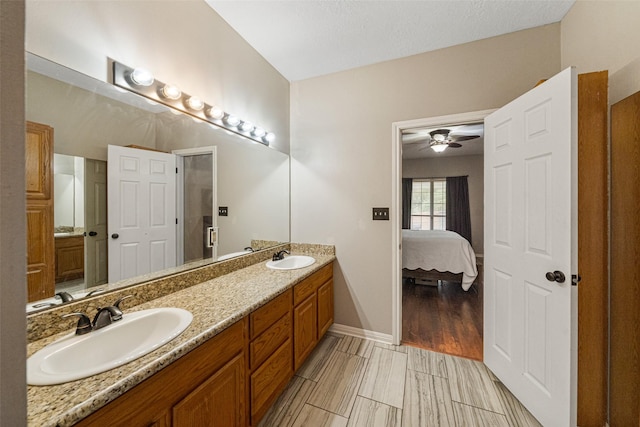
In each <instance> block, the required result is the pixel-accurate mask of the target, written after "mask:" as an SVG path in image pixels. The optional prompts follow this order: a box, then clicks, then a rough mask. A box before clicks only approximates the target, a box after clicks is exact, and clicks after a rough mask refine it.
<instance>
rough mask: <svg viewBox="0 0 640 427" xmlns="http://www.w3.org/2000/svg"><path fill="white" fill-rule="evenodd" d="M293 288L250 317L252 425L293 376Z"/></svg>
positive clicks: (254, 424)
mask: <svg viewBox="0 0 640 427" xmlns="http://www.w3.org/2000/svg"><path fill="white" fill-rule="evenodd" d="M292 294H293V293H292V291H291V289H289V290H288V291H286V292H285V293H283V294H282V295H280V296H278V297H276V298H275V299H273V300H272V301H270V302H269V303H267V304H265V305H264V306H262V307H260V308H259V309H257V310H256V311H254V312H253V313H251V314H250V316H249V338H250V343H249V371H250V377H249V395H250V397H249V402H250V405H249V406H250V414H249V417H250V420H251V425H252V426H257V425H258V423H259V422H260V420H261V419H262V417H263V416H264V414H265V413H266V412H267V410H268V409H269V408H270V407H271V405H272V404H273V402H275V400H276V399H277V398H278V396H279V395H280V393H282V391H283V390H284V389H285V387H286V386H287V383H288V382H289V380H290V379H291V377H292V376H293V360H292V351H293V341H292V336H291V308H292V300H293V298H292Z"/></svg>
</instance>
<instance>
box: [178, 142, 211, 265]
mask: <svg viewBox="0 0 640 427" xmlns="http://www.w3.org/2000/svg"><path fill="white" fill-rule="evenodd" d="M171 153H172V154H174V155H175V156H176V167H177V168H178V173H177V177H176V178H177V179H176V218H177V219H178V224H176V226H177V228H176V261H177V265H182V264H184V157H189V156H198V155H202V154H211V156H212V162H213V165H212V170H213V173H212V175H213V186H212V189H213V194H212V196H211V197H212V207H211V226H212V227H214V229H215V230H217V228H218V212H217V211H218V147H216V146H215V145H210V146H207V147H196V148H185V149H180V150H172V151H171ZM216 234H217V232H216ZM212 259H214V260H215V259H217V244H216V245H214V246H213V248H212Z"/></svg>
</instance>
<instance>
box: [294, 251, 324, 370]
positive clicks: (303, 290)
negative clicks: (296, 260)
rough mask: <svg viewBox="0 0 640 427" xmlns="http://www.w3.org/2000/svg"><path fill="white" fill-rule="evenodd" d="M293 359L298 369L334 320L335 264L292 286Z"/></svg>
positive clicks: (295, 368)
mask: <svg viewBox="0 0 640 427" xmlns="http://www.w3.org/2000/svg"><path fill="white" fill-rule="evenodd" d="M293 303H294V308H293V343H294V349H293V360H294V370H298V368H300V366H301V365H302V363H303V362H304V361H305V360H306V358H307V357H308V356H309V354H311V352H312V351H313V349H314V348H315V346H316V344H317V343H318V341H319V340H320V338H322V336H323V335H324V334H325V332H327V329H329V326H331V324H332V323H333V264H329V265H326V266H324V267H322V268H321V269H320V270H318V271H317V272H316V273H314V274H312V275H311V276H309V277H308V278H306V279H305V280H303V281H302V282H300V283H298V284H297V285H296V286H295V287H294V288H293Z"/></svg>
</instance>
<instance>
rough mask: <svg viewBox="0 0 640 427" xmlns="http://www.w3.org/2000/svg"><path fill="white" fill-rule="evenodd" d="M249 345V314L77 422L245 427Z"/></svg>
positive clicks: (112, 424) (118, 424) (102, 424)
mask: <svg viewBox="0 0 640 427" xmlns="http://www.w3.org/2000/svg"><path fill="white" fill-rule="evenodd" d="M246 345H247V319H246V318H245V319H243V320H241V321H239V322H236V323H235V324H233V325H232V326H230V327H228V328H227V329H226V330H224V331H222V332H221V333H220V334H218V335H216V336H215V337H213V338H212V339H210V340H209V341H207V342H205V343H204V344H202V345H201V346H200V347H197V348H195V349H194V350H192V351H191V352H189V353H188V354H186V355H184V356H183V357H181V358H180V359H178V360H176V361H175V362H173V363H171V364H169V365H168V366H167V367H166V368H164V369H162V370H161V371H160V372H158V373H156V374H154V375H153V376H152V377H150V378H148V379H146V380H145V381H143V382H142V383H140V384H138V385H137V386H136V387H134V388H133V389H131V390H129V391H128V392H126V393H124V394H123V395H122V396H120V397H119V398H117V399H116V400H114V401H113V402H111V403H109V404H107V405H106V406H104V407H103V408H101V409H99V410H98V411H96V412H94V413H93V414H91V415H90V416H89V417H87V418H85V419H84V420H82V421H80V422H79V423H78V424H77V425H78V426H96V427H97V426H100V427H102V426H105V425H109V426H127V427H134V426H141V427H142V426H144V427H147V426H155V427H168V426H174V427H183V426H189V427H197V426H206V427H209V426H214V427H215V426H220V427H236V426H237V427H243V426H245V425H246V424H247V420H246V408H247V401H246V388H245V387H246V366H247V361H246V353H245V351H244V349H245V347H246Z"/></svg>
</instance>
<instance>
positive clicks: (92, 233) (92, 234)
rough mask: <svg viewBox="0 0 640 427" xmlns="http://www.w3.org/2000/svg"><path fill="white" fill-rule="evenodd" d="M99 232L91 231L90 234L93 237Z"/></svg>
mask: <svg viewBox="0 0 640 427" xmlns="http://www.w3.org/2000/svg"><path fill="white" fill-rule="evenodd" d="M97 235H98V233H96V232H95V231H90V232H89V236H91V237H93V236H97Z"/></svg>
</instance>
